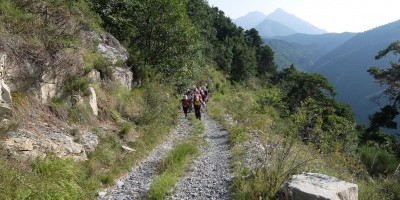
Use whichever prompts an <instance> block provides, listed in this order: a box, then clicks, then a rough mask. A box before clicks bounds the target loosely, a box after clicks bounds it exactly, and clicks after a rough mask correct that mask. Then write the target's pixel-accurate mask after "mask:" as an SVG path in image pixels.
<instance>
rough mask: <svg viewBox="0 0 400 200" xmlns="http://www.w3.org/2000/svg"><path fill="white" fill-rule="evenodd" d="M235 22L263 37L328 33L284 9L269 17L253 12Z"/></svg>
mask: <svg viewBox="0 0 400 200" xmlns="http://www.w3.org/2000/svg"><path fill="white" fill-rule="evenodd" d="M234 22H235V23H236V24H237V25H238V26H241V27H243V28H244V29H251V28H255V29H257V30H258V32H259V34H260V36H261V37H264V38H265V37H268V38H271V37H275V36H288V35H292V34H295V33H305V34H322V33H326V31H324V30H322V29H320V28H317V27H315V26H313V25H312V24H310V23H308V22H306V21H304V20H302V19H300V18H298V17H296V16H295V15H293V14H289V13H287V12H285V11H284V10H282V9H277V10H275V11H274V12H273V13H271V14H269V15H265V14H264V13H261V12H251V13H249V14H247V15H245V16H243V17H240V18H238V19H236V20H234Z"/></svg>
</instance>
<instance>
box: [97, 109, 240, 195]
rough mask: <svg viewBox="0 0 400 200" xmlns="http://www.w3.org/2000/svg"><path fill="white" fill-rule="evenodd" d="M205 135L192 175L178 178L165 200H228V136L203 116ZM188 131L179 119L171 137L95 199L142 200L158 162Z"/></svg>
mask: <svg viewBox="0 0 400 200" xmlns="http://www.w3.org/2000/svg"><path fill="white" fill-rule="evenodd" d="M202 121H203V123H204V126H205V131H204V133H203V135H202V136H203V137H204V139H205V141H206V142H205V143H206V144H205V146H203V147H201V150H200V155H199V157H197V158H196V159H195V160H194V161H193V162H192V168H193V171H192V172H190V173H188V175H187V176H186V177H184V178H182V179H181V180H180V181H179V182H178V183H177V184H176V186H175V188H174V189H173V192H172V195H170V196H168V197H167V198H166V199H231V196H230V193H229V185H230V182H231V179H232V177H233V175H232V169H231V166H230V165H231V164H230V163H231V157H232V155H231V152H230V147H229V143H228V133H227V131H226V130H224V129H222V128H221V127H220V126H219V125H218V124H217V123H216V122H215V121H214V120H212V119H211V118H209V117H208V116H207V115H206V116H204V117H203V119H202ZM190 131H191V127H190V123H189V122H188V120H186V119H184V118H183V117H180V119H179V124H178V126H177V127H176V129H175V130H174V132H173V133H172V134H171V136H170V137H169V138H168V139H167V140H166V141H165V142H164V143H163V144H161V145H159V146H158V147H156V148H155V149H154V150H153V151H152V152H151V153H150V154H149V156H148V157H147V158H146V159H145V160H143V161H142V162H141V163H140V164H139V165H138V166H136V167H135V168H134V169H133V170H132V172H131V173H130V174H129V175H128V176H126V177H124V178H122V179H121V180H119V181H118V182H117V186H115V187H114V188H112V189H109V190H108V191H107V194H106V196H104V197H101V198H99V199H102V200H103V199H107V200H110V199H112V200H114V199H115V200H117V199H118V200H122V199H124V200H128V199H129V200H130V199H145V197H146V195H147V192H148V190H149V187H150V184H151V182H152V181H153V179H154V177H155V176H156V172H155V170H156V168H157V165H158V163H159V161H160V160H161V159H162V158H164V156H165V155H166V154H167V153H168V152H169V151H170V150H171V149H172V146H173V145H174V144H176V143H177V142H179V141H180V140H181V139H184V138H186V137H187V136H188V135H189V133H190Z"/></svg>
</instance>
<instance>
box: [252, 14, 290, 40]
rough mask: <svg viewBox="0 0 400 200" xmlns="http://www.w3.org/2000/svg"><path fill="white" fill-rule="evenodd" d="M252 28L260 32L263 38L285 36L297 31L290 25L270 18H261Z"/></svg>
mask: <svg viewBox="0 0 400 200" xmlns="http://www.w3.org/2000/svg"><path fill="white" fill-rule="evenodd" d="M254 28H255V29H256V30H257V31H258V32H259V33H260V36H261V37H263V38H265V37H267V38H269V37H274V36H287V35H292V34H295V33H297V32H296V31H295V30H294V29H292V28H291V27H288V26H286V25H284V24H282V23H279V22H277V21H274V20H270V19H265V20H263V21H262V22H261V23H259V24H258V25H257V26H256V27H254Z"/></svg>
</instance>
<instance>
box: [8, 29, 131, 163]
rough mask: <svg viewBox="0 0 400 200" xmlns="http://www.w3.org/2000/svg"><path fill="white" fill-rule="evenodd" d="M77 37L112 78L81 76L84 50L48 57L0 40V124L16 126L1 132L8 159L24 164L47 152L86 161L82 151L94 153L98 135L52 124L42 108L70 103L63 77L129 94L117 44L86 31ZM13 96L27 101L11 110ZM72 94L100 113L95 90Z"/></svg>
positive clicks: (128, 80) (123, 53) (125, 56)
mask: <svg viewBox="0 0 400 200" xmlns="http://www.w3.org/2000/svg"><path fill="white" fill-rule="evenodd" d="M81 35H82V39H83V41H82V42H83V43H85V44H92V46H94V48H93V50H94V51H97V52H98V53H99V54H100V55H101V56H102V57H103V58H104V60H106V63H107V65H108V66H107V67H109V68H110V69H111V70H112V73H111V77H101V76H100V72H99V71H98V70H96V69H93V70H92V71H91V72H89V73H87V74H86V75H84V72H83V64H84V59H85V58H84V56H85V54H84V51H85V49H78V50H74V51H71V50H68V49H65V50H61V51H58V52H56V53H55V54H49V52H45V53H41V52H37V51H35V49H23V48H21V47H20V46H16V45H15V44H16V42H15V41H12V42H9V41H6V40H4V38H3V40H0V41H1V42H0V91H1V95H0V121H1V120H3V122H2V123H1V125H2V126H4V127H7V126H8V124H9V123H10V121H11V123H14V124H15V123H17V124H18V127H19V128H17V129H15V130H13V131H8V129H7V128H4V131H5V132H7V131H8V132H7V133H6V135H5V138H4V140H3V141H2V143H3V144H2V146H3V147H4V149H5V150H6V151H7V154H8V155H9V156H10V157H13V158H17V159H24V160H25V159H30V158H32V157H38V156H39V157H43V156H46V155H47V154H49V153H51V154H55V155H56V156H58V157H64V156H69V157H73V158H75V159H77V160H85V159H86V155H87V152H90V151H93V150H94V149H95V148H96V146H97V144H98V137H97V135H95V134H93V133H91V132H90V131H87V130H84V129H81V128H79V129H77V128H74V127H72V126H70V125H68V124H67V123H65V122H63V121H62V120H60V119H57V118H56V117H55V116H54V115H53V114H52V113H51V110H49V107H48V106H46V105H47V104H48V103H49V102H50V100H51V99H52V98H54V97H58V98H64V99H66V100H67V101H71V99H73V98H74V97H72V96H70V97H68V96H65V94H64V93H63V91H64V89H65V88H64V87H66V86H65V84H66V81H67V80H68V78H70V77H72V76H84V77H88V78H89V79H91V80H92V83H93V84H98V85H102V84H104V83H119V84H121V85H123V86H124V87H125V88H127V89H131V82H132V72H131V71H130V70H129V69H128V68H127V67H126V64H125V62H126V60H127V59H128V56H129V55H128V53H127V51H126V49H125V48H123V47H122V46H121V45H120V43H119V42H118V40H116V39H115V38H114V37H113V36H112V35H110V34H107V33H99V32H85V33H81ZM14 39H15V38H14ZM17 43H18V42H17ZM94 44H97V45H94ZM88 46H90V45H88ZM42 54H43V55H42ZM29 55H31V57H29ZM116 65H118V66H116ZM13 94H15V95H16V96H18V95H21V94H24V95H27V96H29V99H30V100H29V101H28V102H22V104H23V105H22V106H21V107H18V106H20V105H17V107H15V105H13V102H12V98H11V96H12V95H13ZM77 95H78V96H79V97H78V98H79V101H78V102H80V103H87V104H88V105H90V107H91V109H92V111H93V116H94V117H96V116H97V115H98V112H99V111H98V107H97V97H96V91H95V89H94V88H93V87H92V86H90V87H89V96H88V97H85V98H83V97H81V96H80V94H77ZM70 103H72V101H71V102H70ZM19 104H21V102H19ZM13 106H14V107H13ZM13 113H17V115H18V116H19V117H18V119H16V118H12V114H13ZM12 121H14V122H12Z"/></svg>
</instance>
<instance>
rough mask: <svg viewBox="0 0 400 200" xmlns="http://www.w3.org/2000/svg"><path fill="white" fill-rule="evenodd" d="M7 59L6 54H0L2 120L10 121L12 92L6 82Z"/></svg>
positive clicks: (0, 118)
mask: <svg viewBox="0 0 400 200" xmlns="http://www.w3.org/2000/svg"><path fill="white" fill-rule="evenodd" d="M6 58H7V55H6V54H0V92H1V94H0V120H4V119H9V118H10V117H11V116H12V108H11V107H12V101H11V92H10V88H9V87H8V85H7V84H6V83H5V81H4V77H5V73H6V71H5V67H6Z"/></svg>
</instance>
